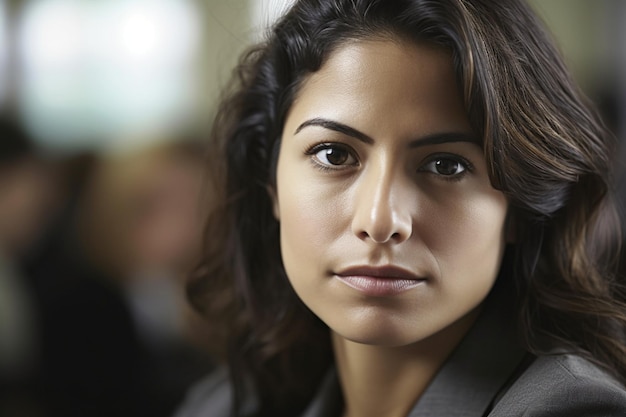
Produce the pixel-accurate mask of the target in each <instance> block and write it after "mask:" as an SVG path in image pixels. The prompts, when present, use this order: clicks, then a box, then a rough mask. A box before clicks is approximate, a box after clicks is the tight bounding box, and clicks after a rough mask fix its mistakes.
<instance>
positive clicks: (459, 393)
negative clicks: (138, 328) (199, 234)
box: [180, 0, 626, 417]
mask: <svg viewBox="0 0 626 417" xmlns="http://www.w3.org/2000/svg"><path fill="white" fill-rule="evenodd" d="M237 82H238V84H237V85H236V89H235V90H234V92H233V93H232V95H231V96H230V98H229V99H227V100H225V101H224V103H223V104H222V107H221V110H220V112H219V114H218V117H217V119H216V122H215V126H214V131H213V135H212V142H211V150H212V159H211V163H210V167H211V168H212V169H213V171H214V172H213V173H212V176H211V178H212V179H213V185H214V189H212V190H211V191H212V198H213V201H214V202H215V204H214V205H213V206H212V207H211V215H210V218H209V221H208V226H207V229H206V242H205V246H206V250H205V257H204V262H203V264H202V267H201V268H200V269H199V270H198V273H197V275H196V276H195V277H194V279H193V280H192V282H191V283H190V286H189V290H190V295H191V298H192V301H193V302H194V304H195V306H196V307H197V308H198V309H199V310H200V311H202V312H203V313H204V314H205V315H206V317H207V318H208V319H209V320H210V323H211V325H212V326H213V331H214V340H215V345H216V354H218V355H221V357H222V358H224V360H225V361H226V362H227V364H228V372H227V373H226V372H224V373H222V374H218V375H216V376H213V377H212V378H211V379H209V380H207V381H206V382H204V383H203V384H202V385H200V386H199V387H198V388H197V389H196V390H195V392H194V393H193V394H192V395H191V397H190V398H189V400H188V402H187V403H186V405H185V406H184V407H183V408H182V409H181V413H180V415H181V416H195V415H198V416H199V415H217V416H220V415H229V414H228V413H229V412H230V411H231V409H232V411H233V413H234V415H236V416H243V415H267V416H277V415H293V416H295V415H304V416H311V417H312V416H369V415H371V416H407V415H410V416H453V415H458V416H460V415H463V416H483V415H489V416H514V415H528V416H539V415H564V416H565V415H567V416H577V415H584V416H591V415H594V416H595V415H597V416H600V415H601V416H607V415H614V416H617V415H626V390H625V389H624V386H623V383H624V382H625V381H626V341H625V329H626V309H625V308H624V304H622V301H621V300H623V298H622V293H620V287H619V283H618V282H617V281H616V280H615V277H614V275H613V273H612V269H611V265H613V263H614V260H615V257H616V251H617V248H616V245H615V242H617V241H618V239H616V236H612V234H613V232H614V231H615V230H618V229H619V228H618V226H617V220H616V217H615V215H614V208H613V205H612V202H611V198H610V195H609V190H610V180H611V176H610V169H609V168H610V166H611V160H610V155H611V152H612V146H613V143H612V142H611V141H610V140H609V138H608V136H607V135H606V134H605V132H604V130H603V128H602V126H601V124H600V122H599V121H598V118H597V117H596V115H595V114H594V113H593V112H592V111H591V110H590V109H589V108H587V106H586V105H585V103H584V100H583V98H582V97H581V95H580V93H579V92H578V90H577V89H576V87H575V86H574V84H573V83H572V81H571V79H570V77H569V75H568V73H567V71H566V69H565V68H564V66H563V64H562V61H561V59H560V58H559V56H558V53H557V52H556V50H555V48H554V47H553V46H552V44H551V43H550V41H549V40H548V36H547V35H546V33H545V32H544V30H543V29H542V27H541V26H540V24H539V23H538V19H537V18H536V17H535V16H534V14H533V13H532V11H531V10H530V8H529V7H528V6H527V5H526V4H525V3H523V2H522V1H521V0H506V1H502V0H498V1H495V0H439V1H428V0H385V1H378V0H300V1H298V2H297V3H296V4H295V5H294V6H293V8H292V9H291V10H290V11H289V12H288V13H287V14H286V15H285V16H284V17H283V18H282V20H280V21H279V22H278V24H277V25H276V26H275V27H274V29H273V31H272V32H271V34H270V36H269V39H268V41H267V42H266V43H265V44H263V45H261V46H259V47H257V48H256V49H254V50H252V51H251V52H250V53H248V54H247V55H246V57H245V58H244V60H243V61H242V63H241V65H240V67H239V72H238V78H237Z"/></svg>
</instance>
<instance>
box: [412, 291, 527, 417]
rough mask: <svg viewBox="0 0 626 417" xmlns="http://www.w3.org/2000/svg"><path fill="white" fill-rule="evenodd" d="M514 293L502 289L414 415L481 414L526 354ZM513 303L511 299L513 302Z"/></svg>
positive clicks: (478, 416)
mask: <svg viewBox="0 0 626 417" xmlns="http://www.w3.org/2000/svg"><path fill="white" fill-rule="evenodd" d="M510 300H511V299H510V297H507V296H506V295H505V294H502V293H501V292H499V291H497V292H496V293H495V294H494V293H492V294H491V296H490V297H489V299H488V300H486V302H485V305H484V307H483V312H482V313H481V315H480V316H479V318H478V320H477V321H476V323H475V324H474V326H473V327H472V328H471V329H470V331H469V332H468V334H467V335H466V336H465V338H464V339H463V341H461V343H460V344H459V346H458V347H457V348H456V349H455V351H454V352H453V353H452V355H451V356H450V358H449V359H448V360H447V361H446V363H445V364H444V365H443V367H442V368H441V369H440V371H439V372H438V373H437V375H436V376H435V378H434V379H433V381H432V382H431V383H430V384H429V386H428V388H427V389H426V391H424V394H423V395H422V396H421V398H420V399H419V401H418V402H417V404H416V405H415V407H414V408H413V409H412V410H411V412H410V413H409V417H430V416H432V417H441V416H446V417H481V416H484V415H486V413H487V411H488V409H489V407H490V405H491V403H492V402H493V400H494V398H495V396H496V395H497V393H498V391H499V390H500V389H501V388H502V387H503V386H504V384H505V383H506V382H507V380H508V379H509V378H510V377H511V375H512V374H513V373H514V371H515V370H516V368H517V367H518V366H519V364H520V363H521V361H522V359H523V358H524V356H525V355H526V351H525V350H524V349H522V348H521V346H520V345H519V343H518V341H517V337H516V334H515V328H516V321H515V317H514V315H513V314H506V312H507V311H510V310H511V308H510ZM507 303H508V304H509V305H508V306H507Z"/></svg>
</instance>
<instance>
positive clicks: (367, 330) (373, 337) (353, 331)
mask: <svg viewBox="0 0 626 417" xmlns="http://www.w3.org/2000/svg"><path fill="white" fill-rule="evenodd" d="M329 327H330V328H331V330H332V331H333V332H334V333H336V334H337V335H338V336H340V337H342V338H344V339H346V340H349V341H351V342H354V343H359V344H363V345H370V346H381V347H401V346H407V345H410V344H412V343H416V342H418V341H420V340H422V339H424V338H427V337H428V336H429V335H422V334H418V333H421V332H417V331H416V329H401V328H398V326H394V324H391V323H389V322H386V323H375V322H371V321H370V322H368V323H363V324H352V325H346V326H336V327H333V326H329Z"/></svg>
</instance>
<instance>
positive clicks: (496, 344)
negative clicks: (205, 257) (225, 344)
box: [176, 297, 626, 417]
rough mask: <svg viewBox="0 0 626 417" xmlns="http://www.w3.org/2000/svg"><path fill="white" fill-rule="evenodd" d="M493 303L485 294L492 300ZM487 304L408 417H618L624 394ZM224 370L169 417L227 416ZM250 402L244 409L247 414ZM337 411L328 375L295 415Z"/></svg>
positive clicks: (316, 416)
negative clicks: (520, 338)
mask: <svg viewBox="0 0 626 417" xmlns="http://www.w3.org/2000/svg"><path fill="white" fill-rule="evenodd" d="M492 300H493V297H492ZM493 304H494V303H493V302H491V303H488V304H487V305H486V306H485V308H484V310H483V313H482V314H481V316H480V317H479V319H478V320H477V321H476V323H475V324H474V326H473V327H472V329H471V330H470V331H469V332H468V334H467V335H466V336H465V338H464V339H463V341H462V342H461V343H460V344H459V346H458V347H457V348H456V349H455V351H454V352H453V353H452V355H451V356H450V358H449V359H448V360H447V361H446V363H445V364H444V365H443V367H442V368H441V369H440V370H439V372H438V373H437V375H436V376H435V378H434V379H433V381H432V382H431V383H430V385H429V386H428V388H427V389H426V391H425V392H424V394H423V395H422V396H421V397H420V399H419V401H418V402H417V403H416V404H415V405H414V407H413V409H412V410H411V412H410V413H409V417H482V416H489V417H513V416H525V417H531V416H532V417H544V416H545V417H548V416H550V417H561V416H562V417H608V416H612V417H618V416H619V417H625V416H626V389H625V388H624V387H623V386H622V385H620V383H618V382H617V381H616V380H615V379H613V378H612V377H611V376H609V375H608V374H607V373H605V372H604V371H603V370H601V369H600V368H598V367H597V366H595V365H594V364H592V363H590V362H589V361H587V360H585V359H583V358H582V357H580V356H576V355H572V354H566V353H563V352H555V353H554V354H552V355H546V356H540V357H534V356H532V355H530V354H528V353H527V352H525V351H524V350H523V349H522V348H521V347H520V346H519V344H518V343H517V339H516V337H515V334H514V331H513V327H514V326H513V325H512V323H513V322H512V321H511V317H510V316H509V315H507V314H502V310H501V307H502V304H501V303H498V304H500V305H499V306H494V305H493ZM230 401H231V400H230V388H229V385H228V378H227V374H226V372H225V371H223V370H222V371H219V372H218V373H217V374H215V375H213V376H212V377H210V378H208V379H206V380H204V381H202V382H201V383H200V384H199V385H197V386H196V387H195V388H194V389H193V390H192V391H191V392H190V394H189V395H188V398H187V400H186V401H185V403H183V405H182V407H181V408H180V409H179V411H178V413H177V414H176V417H213V416H215V417H229V409H230ZM255 405H256V404H255V401H254V399H253V398H251V399H250V400H249V401H247V402H246V403H245V404H244V408H245V409H247V410H249V411H252V410H254V408H255ZM342 407H343V403H342V397H341V390H340V387H339V383H338V380H337V376H336V373H335V371H334V370H330V371H329V372H328V374H327V376H326V378H325V380H324V382H323V383H322V384H321V386H320V389H319V391H318V393H317V394H316V396H315V397H314V399H313V401H312V402H311V404H310V405H309V407H308V408H307V409H306V411H305V412H304V413H303V414H302V415H301V417H339V416H341V410H342Z"/></svg>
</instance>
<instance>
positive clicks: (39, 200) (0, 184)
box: [0, 115, 55, 417]
mask: <svg viewBox="0 0 626 417" xmlns="http://www.w3.org/2000/svg"><path fill="white" fill-rule="evenodd" d="M54 192H55V182H54V175H53V171H52V168H51V166H50V164H49V163H48V162H47V161H46V160H45V159H44V158H43V157H42V156H41V155H40V154H39V153H38V149H36V147H35V146H34V144H33V142H32V141H31V139H30V137H29V135H28V133H27V132H26V131H25V130H24V129H23V128H22V127H21V125H20V124H19V122H18V121H17V120H16V119H14V118H11V117H9V116H7V115H2V116H0V415H2V416H5V415H6V416H28V417H30V416H39V415H41V410H40V404H39V402H38V400H37V398H38V396H37V394H36V387H35V383H34V381H35V375H36V372H37V357H38V354H39V350H38V348H39V344H38V331H37V326H36V302H35V301H36V300H35V299H34V295H33V292H32V291H31V288H30V287H29V286H28V282H27V281H26V279H25V276H24V271H23V270H22V268H21V262H22V259H23V257H24V256H25V253H26V252H28V250H29V249H30V248H31V246H32V245H33V244H34V242H36V241H37V240H38V238H39V236H40V235H41V234H42V233H43V228H44V225H45V224H46V223H47V221H48V220H49V219H48V216H49V214H50V213H51V212H52V211H53V210H52V208H53V200H54Z"/></svg>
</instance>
